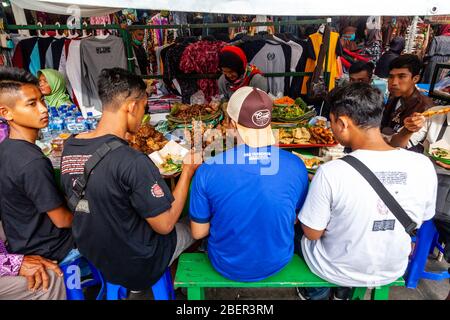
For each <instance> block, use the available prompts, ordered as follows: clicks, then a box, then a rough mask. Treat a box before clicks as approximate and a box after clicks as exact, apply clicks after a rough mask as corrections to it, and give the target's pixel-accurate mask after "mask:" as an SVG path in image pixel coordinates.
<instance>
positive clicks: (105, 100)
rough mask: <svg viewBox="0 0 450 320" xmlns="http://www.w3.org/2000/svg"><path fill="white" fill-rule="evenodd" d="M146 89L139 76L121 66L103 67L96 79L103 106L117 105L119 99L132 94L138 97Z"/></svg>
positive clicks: (126, 97)
mask: <svg viewBox="0 0 450 320" xmlns="http://www.w3.org/2000/svg"><path fill="white" fill-rule="evenodd" d="M146 89H147V86H146V85H145V82H144V81H143V80H142V78H141V77H139V76H137V75H135V74H133V73H131V72H129V71H127V70H125V69H122V68H112V69H103V70H102V72H101V74H100V77H99V80H98V95H99V97H100V101H101V102H102V105H103V107H111V106H113V107H117V106H118V105H119V103H118V102H119V101H123V100H125V99H128V98H130V97H131V96H132V95H134V96H135V97H134V98H135V99H139V98H140V97H141V96H142V95H143V94H145V93H146ZM118 98H120V99H118Z"/></svg>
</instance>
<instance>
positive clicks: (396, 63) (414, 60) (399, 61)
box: [389, 54, 422, 77]
mask: <svg viewBox="0 0 450 320" xmlns="http://www.w3.org/2000/svg"><path fill="white" fill-rule="evenodd" d="M401 68H406V69H408V70H409V72H411V73H412V76H413V77H414V76H417V75H419V74H420V70H422V61H420V59H419V57H418V56H416V55H414V54H403V55H401V56H398V57H397V58H395V59H394V60H392V62H391V63H390V64H389V71H391V70H392V69H401Z"/></svg>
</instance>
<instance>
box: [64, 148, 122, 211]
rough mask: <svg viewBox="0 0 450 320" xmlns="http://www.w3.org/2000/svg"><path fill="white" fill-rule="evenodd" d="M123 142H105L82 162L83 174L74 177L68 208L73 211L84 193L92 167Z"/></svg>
mask: <svg viewBox="0 0 450 320" xmlns="http://www.w3.org/2000/svg"><path fill="white" fill-rule="evenodd" d="M124 145H125V144H124V143H123V142H120V141H118V140H114V141H110V142H105V143H104V144H102V145H101V146H100V148H98V149H97V150H96V151H95V152H94V153H93V154H92V156H91V157H90V158H89V160H88V161H86V163H85V164H84V172H83V175H82V176H80V177H78V178H77V179H75V182H74V185H73V194H72V196H71V197H70V198H69V200H68V205H69V208H70V209H71V210H72V211H75V208H76V207H77V205H78V202H79V201H80V200H81V198H82V197H83V195H84V190H85V189H86V186H87V183H88V180H89V177H90V175H91V173H92V171H93V170H94V168H95V167H96V166H97V165H98V164H99V163H100V162H101V161H102V160H103V159H104V158H105V157H106V156H107V155H108V154H109V153H110V152H111V151H113V150H116V149H118V148H120V147H122V146H124Z"/></svg>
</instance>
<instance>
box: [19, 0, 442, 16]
mask: <svg viewBox="0 0 450 320" xmlns="http://www.w3.org/2000/svg"><path fill="white" fill-rule="evenodd" d="M11 1H12V2H15V3H16V4H18V5H19V6H21V5H20V4H19V3H22V5H23V6H21V7H23V8H25V9H31V7H34V9H33V10H40V11H46V12H52V11H51V10H59V9H64V8H65V9H66V10H67V8H69V7H70V6H71V7H72V9H73V8H74V6H79V8H80V9H81V12H89V10H92V11H91V12H94V11H95V10H99V11H98V12H101V9H100V7H104V8H118V9H121V8H134V9H152V10H170V11H182V12H210V13H223V14H251V15H271V16H272V15H274V16H429V15H445V14H450V1H449V0H397V1H393V0H376V1H361V0H341V1H337V0H95V1H92V0H45V1H42V0H11ZM93 2H95V5H96V7H92V6H91V5H92V3H93ZM49 3H52V4H53V5H54V6H53V7H52V6H50V5H49ZM37 7H39V9H37ZM57 8H59V9H57ZM84 10H86V11H84ZM53 12H54V11H53ZM59 13H61V11H59ZM66 14H67V13H66Z"/></svg>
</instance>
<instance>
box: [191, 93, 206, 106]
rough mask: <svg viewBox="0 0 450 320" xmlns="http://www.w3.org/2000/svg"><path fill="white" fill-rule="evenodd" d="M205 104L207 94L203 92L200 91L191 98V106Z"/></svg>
mask: <svg viewBox="0 0 450 320" xmlns="http://www.w3.org/2000/svg"><path fill="white" fill-rule="evenodd" d="M205 103H206V99H205V94H204V93H203V91H202V90H198V91H197V92H196V93H194V94H193V95H192V96H191V105H194V104H205Z"/></svg>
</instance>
